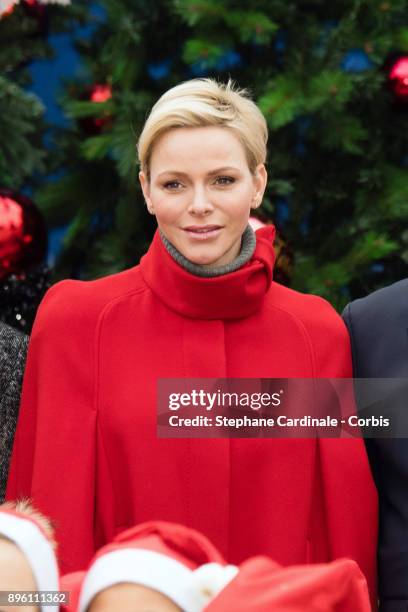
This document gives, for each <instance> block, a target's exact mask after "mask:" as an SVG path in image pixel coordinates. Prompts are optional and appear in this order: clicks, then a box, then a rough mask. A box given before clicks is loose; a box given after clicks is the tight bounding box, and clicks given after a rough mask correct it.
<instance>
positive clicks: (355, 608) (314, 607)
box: [205, 557, 371, 612]
mask: <svg viewBox="0 0 408 612" xmlns="http://www.w3.org/2000/svg"><path fill="white" fill-rule="evenodd" d="M225 610H234V612H247V611H248V610H251V612H270V611H271V610H273V611H274V612H327V611H328V610H336V612H371V605H370V598H369V594H368V587H367V582H366V579H365V578H364V576H363V574H362V573H361V571H360V569H359V567H358V565H357V563H356V562H355V561H353V560H351V559H338V560H337V561H332V562H331V563H322V564H313V565H294V566H290V567H281V566H280V565H279V564H278V563H276V562H274V561H271V560H270V559H268V558H267V557H254V558H252V559H249V560H248V561H245V562H244V563H243V564H242V565H240V568H239V574H238V575H237V576H236V578H234V579H233V580H232V581H231V582H230V583H229V584H228V585H227V586H226V588H225V589H224V590H223V591H222V592H220V593H219V594H218V596H217V597H215V598H213V599H212V601H211V602H210V603H209V605H208V607H206V608H205V612H225Z"/></svg>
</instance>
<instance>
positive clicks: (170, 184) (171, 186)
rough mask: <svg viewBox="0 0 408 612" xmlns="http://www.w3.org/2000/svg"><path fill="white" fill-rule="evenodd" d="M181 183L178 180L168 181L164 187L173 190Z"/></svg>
mask: <svg viewBox="0 0 408 612" xmlns="http://www.w3.org/2000/svg"><path fill="white" fill-rule="evenodd" d="M179 185H181V183H179V182H178V181H168V182H167V183H164V187H165V188H166V189H172V190H175V189H177V188H178V186H179Z"/></svg>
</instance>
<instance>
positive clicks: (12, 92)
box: [0, 4, 85, 191]
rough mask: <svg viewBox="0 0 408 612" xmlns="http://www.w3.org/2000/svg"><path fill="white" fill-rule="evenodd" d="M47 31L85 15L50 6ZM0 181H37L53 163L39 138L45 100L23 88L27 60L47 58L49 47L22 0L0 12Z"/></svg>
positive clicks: (5, 183)
mask: <svg viewBox="0 0 408 612" xmlns="http://www.w3.org/2000/svg"><path fill="white" fill-rule="evenodd" d="M47 11H48V17H49V20H48V28H49V31H50V32H62V31H66V30H69V29H70V28H71V27H73V26H74V24H75V23H77V20H78V19H83V18H84V15H85V13H84V10H83V9H82V10H81V9H79V8H78V7H75V8H73V9H72V11H71V13H70V15H69V18H67V14H65V13H64V9H63V7H49V8H47ZM0 40H1V48H0V134H1V138H0V184H1V186H2V187H8V188H10V189H14V190H16V191H19V190H20V189H21V188H22V187H30V186H33V185H36V184H38V183H39V182H40V178H39V177H40V175H41V174H45V173H46V172H47V171H48V170H50V169H51V168H52V156H50V154H49V152H48V151H47V150H46V148H45V146H44V142H43V138H44V134H45V130H46V129H47V127H48V126H46V125H45V123H44V120H43V116H44V112H45V109H44V106H43V104H42V102H41V101H40V100H39V99H38V98H37V96H35V95H34V94H30V93H28V92H27V91H26V90H25V89H24V88H25V87H26V86H27V85H29V83H30V79H29V76H28V72H27V65H28V63H29V62H30V61H31V60H33V59H36V60H40V59H48V58H50V57H51V49H50V46H49V45H48V42H47V39H46V37H45V32H44V30H43V25H41V22H40V21H39V20H38V19H37V18H35V17H33V16H32V15H31V16H30V14H29V13H28V12H27V11H25V10H24V6H22V5H21V4H20V5H18V6H16V7H15V9H14V11H13V13H12V14H10V15H5V16H3V17H1V18H0Z"/></svg>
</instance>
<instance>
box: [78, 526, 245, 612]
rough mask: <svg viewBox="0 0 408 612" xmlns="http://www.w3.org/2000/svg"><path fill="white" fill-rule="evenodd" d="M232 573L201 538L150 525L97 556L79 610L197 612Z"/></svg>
mask: <svg viewBox="0 0 408 612" xmlns="http://www.w3.org/2000/svg"><path fill="white" fill-rule="evenodd" d="M198 568H199V569H198ZM203 569H204V573H203V571H202V570H203ZM208 569H209V570H210V571H209V572H208V571H207V570H208ZM231 570H232V574H231ZM235 572H236V568H231V566H226V564H225V561H224V559H223V557H222V555H221V554H220V553H219V552H218V550H217V549H216V548H215V547H214V546H213V545H212V544H211V542H210V541H209V540H208V539H207V538H206V537H204V536H203V535H202V534H200V533H198V532H197V531H195V530H193V529H189V528H187V527H184V526H182V525H177V524H173V523H166V522H164V521H156V522H153V521H152V522H150V523H144V524H142V525H138V526H137V527H133V528H131V529H128V530H127V531H125V532H123V533H121V534H120V535H119V536H117V537H116V538H115V540H114V541H113V542H112V543H111V544H108V545H107V546H104V547H103V548H102V549H101V550H100V551H99V552H98V553H97V555H96V556H95V558H94V560H93V561H92V563H91V565H90V568H89V570H88V572H87V573H86V576H85V578H84V580H83V583H82V587H81V593H80V597H79V606H78V611H79V612H108V611H110V610H121V611H122V612H146V611H147V610H149V611H153V610H154V612H180V610H183V611H185V612H196V611H197V610H201V609H202V608H203V607H204V606H205V604H206V603H207V602H208V601H209V599H211V597H213V596H214V595H215V593H216V592H217V591H218V590H219V589H220V588H222V587H223V586H224V583H225V582H227V581H229V580H230V579H231V577H232V575H235Z"/></svg>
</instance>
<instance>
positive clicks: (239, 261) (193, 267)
mask: <svg viewBox="0 0 408 612" xmlns="http://www.w3.org/2000/svg"><path fill="white" fill-rule="evenodd" d="M159 231H160V230H159ZM160 237H161V239H162V241H163V244H164V246H165V247H166V250H167V251H168V253H169V254H170V255H171V256H172V257H173V259H174V260H175V261H176V262H177V263H178V264H179V265H180V266H181V267H182V268H185V269H186V270H187V271H188V272H191V274H195V275H196V276H202V277H204V278H213V277H214V276H222V275H223V274H228V273H229V272H234V271H235V270H238V268H241V267H242V266H243V265H244V264H246V263H247V262H248V261H249V260H250V259H251V257H252V255H253V254H254V251H255V246H256V237H255V232H254V230H253V229H252V227H251V226H250V225H247V227H246V229H245V231H244V233H243V234H242V242H241V250H240V252H239V254H238V255H237V256H236V258H235V259H234V261H231V263H229V264H225V265H223V266H218V268H211V267H209V266H200V265H198V264H195V263H193V262H192V261H190V260H189V259H187V258H186V257H184V255H182V254H181V253H180V251H178V250H177V249H176V247H175V246H174V245H173V244H172V243H171V242H169V241H168V240H167V238H166V236H165V235H164V234H163V233H162V232H161V231H160Z"/></svg>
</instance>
